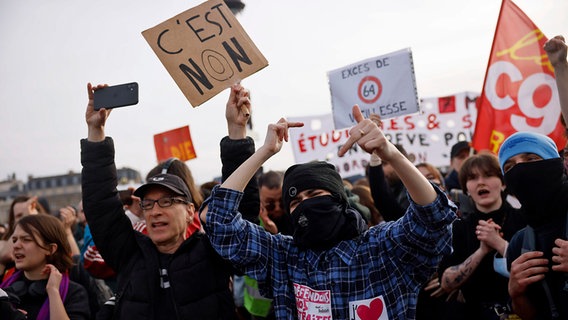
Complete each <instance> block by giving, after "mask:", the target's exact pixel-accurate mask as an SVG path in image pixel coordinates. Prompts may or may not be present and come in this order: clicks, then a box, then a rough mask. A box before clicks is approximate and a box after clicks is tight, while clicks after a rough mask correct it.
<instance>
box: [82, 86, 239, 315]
mask: <svg viewBox="0 0 568 320" xmlns="http://www.w3.org/2000/svg"><path fill="white" fill-rule="evenodd" d="M103 87H104V86H103V85H99V86H96V87H93V86H91V84H88V85H87V89H88V96H89V103H88V105H87V112H86V121H87V126H88V137H87V139H83V140H81V162H82V164H83V171H82V188H83V189H82V191H83V206H84V211H85V214H86V216H87V220H88V222H89V225H90V227H91V232H92V234H93V238H94V241H95V243H96V244H97V247H98V249H99V251H100V253H101V255H102V257H103V258H104V260H105V261H106V263H107V264H108V265H109V266H110V267H111V268H112V269H114V271H116V272H117V274H118V289H117V295H116V305H115V307H114V311H113V313H114V315H115V317H114V318H118V319H137V320H139V319H235V311H234V303H233V298H232V294H231V292H230V290H229V280H230V276H231V275H232V274H233V273H234V272H235V271H234V270H233V269H232V268H231V267H230V266H229V265H228V264H227V263H226V262H225V261H224V260H222V259H221V258H220V257H219V256H218V255H217V253H216V252H215V251H214V250H213V248H212V247H211V245H210V243H209V240H208V238H207V237H206V236H205V234H204V233H201V232H195V233H193V234H192V235H191V236H189V237H188V236H187V233H186V229H187V226H188V224H189V223H190V222H191V221H192V219H193V217H194V215H195V214H196V213H195V210H196V209H195V207H194V205H193V204H192V202H191V199H192V195H191V193H190V191H189V189H188V187H187V185H186V184H185V183H184V182H183V180H182V179H181V178H179V177H178V176H175V175H171V174H167V173H166V174H159V175H156V176H154V177H152V178H150V179H149V181H148V182H147V183H146V184H144V185H142V186H141V187H140V188H138V189H137V190H136V191H135V192H134V195H135V196H137V197H140V198H141V204H140V206H141V208H142V210H143V215H144V219H145V220H146V226H147V231H148V236H145V235H143V234H141V233H139V232H137V231H135V230H134V229H132V225H131V223H130V219H128V217H127V216H126V215H125V214H124V209H123V206H122V203H121V201H120V198H119V196H118V192H117V190H116V186H117V175H116V166H115V163H114V143H113V140H112V138H110V137H107V136H105V132H104V126H105V123H106V120H107V118H108V116H109V114H110V110H105V109H100V110H98V111H95V110H94V107H93V92H94V91H95V90H97V89H100V88H103Z"/></svg>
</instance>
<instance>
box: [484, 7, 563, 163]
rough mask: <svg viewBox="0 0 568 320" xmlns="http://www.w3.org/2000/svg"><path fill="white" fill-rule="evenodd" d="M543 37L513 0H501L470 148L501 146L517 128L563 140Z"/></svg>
mask: <svg viewBox="0 0 568 320" xmlns="http://www.w3.org/2000/svg"><path fill="white" fill-rule="evenodd" d="M546 41H547V38H546V37H545V36H544V34H543V33H542V32H541V31H540V30H539V29H538V28H537V27H536V25H535V24H534V23H533V22H532V21H531V19H529V17H527V15H526V14H525V13H524V12H523V11H522V10H521V9H519V7H517V6H516V5H515V4H514V3H513V2H512V1H510V0H503V2H502V4H501V11H500V13H499V20H498V22H497V27H496V30H495V37H494V39H493V46H492V48H491V53H490V57H489V63H488V65H487V72H486V76H485V82H484V85H483V91H482V94H481V98H480V105H479V108H478V117H477V124H476V127H475V133H474V136H473V147H474V148H475V149H477V150H478V151H479V150H490V151H491V152H493V153H497V152H498V151H499V147H500V146H501V144H502V143H503V141H504V140H505V139H506V138H507V137H508V136H510V135H511V134H513V133H515V132H517V131H532V132H538V133H542V134H545V135H548V136H549V137H550V138H552V139H553V140H554V141H555V142H556V145H557V146H558V147H559V148H561V147H564V144H565V143H566V138H565V137H564V136H563V132H564V128H563V126H562V124H561V122H560V102H559V99H558V89H557V87H556V83H555V79H554V69H553V67H552V65H551V64H550V61H549V60H548V57H547V55H546V52H545V51H544V49H543V45H544V43H545V42H546Z"/></svg>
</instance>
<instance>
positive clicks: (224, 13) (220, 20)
mask: <svg viewBox="0 0 568 320" xmlns="http://www.w3.org/2000/svg"><path fill="white" fill-rule="evenodd" d="M142 35H143V36H144V38H145V39H146V41H147V42H148V44H150V47H152V50H154V52H155V53H156V55H157V56H158V58H159V59H160V61H161V62H162V64H163V65H164V67H166V69H167V70H168V72H169V73H170V75H171V76H172V78H173V79H174V81H175V82H176V84H177V85H178V87H179V88H180V89H181V91H182V92H183V94H184V95H185V97H186V98H187V100H189V102H190V103H191V105H192V106H194V107H197V106H199V105H201V104H202V103H204V102H205V101H207V100H209V99H211V98H212V97H214V96H215V95H216V94H218V93H219V92H221V91H223V90H224V89H226V88H228V87H230V86H231V85H232V84H234V83H237V82H239V81H240V80H242V79H244V78H246V77H248V76H250V75H251V74H253V73H255V72H257V71H258V70H260V69H262V68H264V67H266V66H267V65H268V61H267V60H266V59H265V58H264V56H263V55H262V53H261V52H260V51H259V50H258V48H257V47H256V46H255V45H254V43H253V42H252V40H251V39H250V38H249V36H248V35H247V34H246V32H245V30H244V29H243V27H242V26H241V25H240V24H239V22H238V21H237V19H236V18H235V16H234V15H233V14H232V13H231V10H230V9H229V8H228V7H227V5H225V3H224V2H223V1H221V0H211V1H207V2H204V3H202V4H201V5H199V6H197V7H194V8H192V9H190V10H187V11H185V12H182V13H180V14H178V15H177V16H175V17H173V18H171V19H169V20H166V21H164V22H163V23H160V24H159V25H157V26H155V27H153V28H150V29H148V30H146V31H144V32H142Z"/></svg>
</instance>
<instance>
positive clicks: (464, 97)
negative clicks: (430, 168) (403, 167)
mask: <svg viewBox="0 0 568 320" xmlns="http://www.w3.org/2000/svg"><path fill="white" fill-rule="evenodd" d="M478 96H479V94H476V93H472V92H461V93H457V94H454V95H451V96H446V97H433V98H425V99H422V100H421V102H420V109H421V110H422V111H421V113H420V114H413V115H405V116H402V117H397V118H391V119H386V120H383V132H384V133H385V136H386V137H387V138H388V139H389V140H390V141H391V142H392V143H395V144H400V145H402V146H403V147H404V149H405V150H406V151H407V152H408V154H409V157H410V158H411V160H412V161H413V162H414V163H415V164H418V163H420V162H428V163H430V164H432V165H434V166H436V167H445V166H449V165H450V150H451V148H452V146H453V145H454V144H455V143H457V142H458V141H471V139H472V136H473V132H474V128H475V119H476V118H477V109H476V108H475V104H476V100H477V99H478Z"/></svg>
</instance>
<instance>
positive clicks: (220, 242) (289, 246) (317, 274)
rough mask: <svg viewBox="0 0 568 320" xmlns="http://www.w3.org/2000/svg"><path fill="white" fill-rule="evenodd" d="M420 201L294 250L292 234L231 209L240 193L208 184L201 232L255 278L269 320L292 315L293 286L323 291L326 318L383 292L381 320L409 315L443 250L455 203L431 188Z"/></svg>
mask: <svg viewBox="0 0 568 320" xmlns="http://www.w3.org/2000/svg"><path fill="white" fill-rule="evenodd" d="M436 190H437V192H438V198H437V199H436V200H435V201H434V202H433V203H431V204H429V205H427V206H419V205H417V204H415V203H414V202H412V201H411V204H410V207H409V208H408V210H407V211H406V214H405V215H404V216H403V217H402V218H401V219H399V220H398V221H395V222H388V223H383V224H380V225H377V226H374V227H372V228H370V229H369V230H368V231H366V232H365V233H363V234H362V235H361V236H359V237H358V238H356V239H353V240H348V241H342V242H340V243H339V244H338V245H336V246H335V247H333V248H331V249H329V250H327V251H313V250H300V249H299V248H298V247H296V246H295V245H294V244H293V240H292V237H290V236H284V235H281V234H277V235H271V234H270V233H268V232H266V231H264V229H263V228H262V227H260V226H257V225H255V224H253V223H250V222H248V221H246V220H244V219H243V218H242V217H241V214H240V213H239V212H238V211H237V209H238V206H239V202H240V200H241V198H242V195H243V194H242V193H241V192H238V191H234V190H230V189H224V188H220V187H218V186H216V187H215V188H214V189H213V191H212V194H211V197H210V198H209V199H208V200H207V201H206V203H205V204H204V206H203V207H205V205H208V212H207V222H206V223H205V230H206V232H207V234H208V236H209V238H210V240H211V243H212V244H213V247H214V248H215V249H216V250H217V252H219V254H220V255H221V256H223V257H224V258H226V259H229V260H230V261H231V262H232V263H233V264H234V265H235V266H236V267H237V268H239V269H240V270H241V271H243V272H244V273H245V274H247V275H249V276H250V277H252V278H254V279H256V280H258V282H259V287H260V288H261V291H262V293H263V294H264V295H266V296H268V297H272V298H273V299H274V309H275V313H276V318H277V319H297V316H298V315H297V309H296V301H295V293H294V283H296V284H300V285H305V286H308V287H310V288H312V289H314V290H329V291H330V292H331V307H332V314H333V319H336V320H338V319H349V302H350V301H358V300H364V299H371V298H376V297H378V296H381V295H382V296H383V298H384V300H385V307H386V309H387V311H388V317H389V319H405V320H407V319H414V318H415V317H416V301H417V296H418V291H419V290H420V288H421V286H422V285H423V284H424V283H425V282H426V281H427V280H428V279H429V278H430V276H431V275H432V274H433V273H434V272H435V271H436V267H437V265H438V263H439V262H440V260H441V258H442V255H445V254H449V253H450V250H451V223H452V221H453V220H454V219H455V218H456V214H455V212H456V207H455V205H454V204H453V203H452V202H451V201H449V200H448V198H447V197H446V196H445V194H444V193H443V192H442V191H440V190H438V189H436Z"/></svg>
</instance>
